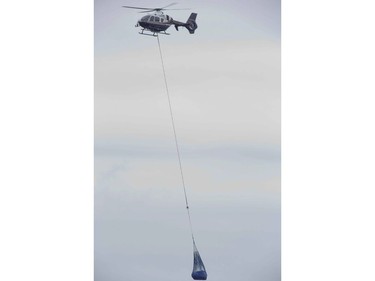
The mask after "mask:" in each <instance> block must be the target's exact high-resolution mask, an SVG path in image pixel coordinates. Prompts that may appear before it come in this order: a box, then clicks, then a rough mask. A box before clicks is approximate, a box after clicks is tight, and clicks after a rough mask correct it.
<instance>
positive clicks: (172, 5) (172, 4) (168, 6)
mask: <svg viewBox="0 0 375 281" xmlns="http://www.w3.org/2000/svg"><path fill="white" fill-rule="evenodd" d="M176 4H177V2H174V3H171V4H169V5H167V6H164V7H162V8H160V9H163V10H164V9H165V8H168V7H170V6H173V5H176Z"/></svg>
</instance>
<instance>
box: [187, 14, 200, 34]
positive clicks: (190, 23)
mask: <svg viewBox="0 0 375 281" xmlns="http://www.w3.org/2000/svg"><path fill="white" fill-rule="evenodd" d="M196 18H197V13H191V15H190V17H189V18H188V20H187V21H186V24H185V27H186V28H187V30H189V32H190V34H193V33H194V31H195V30H196V29H197V28H198V25H197V23H196V22H195V20H196Z"/></svg>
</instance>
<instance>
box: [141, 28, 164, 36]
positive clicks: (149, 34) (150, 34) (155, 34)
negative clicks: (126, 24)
mask: <svg viewBox="0 0 375 281" xmlns="http://www.w3.org/2000/svg"><path fill="white" fill-rule="evenodd" d="M144 31H145V30H144V29H142V31H141V32H138V33H139V34H141V35H147V36H153V37H157V36H158V34H163V35H170V33H167V32H165V31H162V32H152V33H145V32H144Z"/></svg>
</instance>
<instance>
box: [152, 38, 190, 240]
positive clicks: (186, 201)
mask: <svg viewBox="0 0 375 281" xmlns="http://www.w3.org/2000/svg"><path fill="white" fill-rule="evenodd" d="M156 37H157V38H158V46H159V53H160V60H161V65H162V68H163V75H164V83H165V88H166V92H167V97H168V104H169V113H170V115H171V120H172V128H173V134H174V140H175V144H176V151H177V156H178V164H179V166H180V174H181V180H182V187H183V189H184V195H185V204H186V210H187V214H188V218H189V226H190V232H191V238H192V239H193V244H194V245H195V240H194V233H193V226H192V224H191V217H190V210H189V203H188V198H187V194H186V186H185V180H184V173H183V170H182V164H181V156H180V149H179V146H178V141H177V134H176V127H175V124H174V118H173V110H172V105H171V99H170V96H169V89H168V83H167V76H166V75H165V67H164V60H163V54H162V52H161V47H160V40H159V35H157V36H156Z"/></svg>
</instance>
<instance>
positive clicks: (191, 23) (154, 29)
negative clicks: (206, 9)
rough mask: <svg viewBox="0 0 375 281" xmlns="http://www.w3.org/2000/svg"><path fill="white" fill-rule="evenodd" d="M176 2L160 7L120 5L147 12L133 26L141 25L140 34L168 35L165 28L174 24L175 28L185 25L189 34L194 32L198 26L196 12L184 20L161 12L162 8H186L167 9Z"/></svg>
mask: <svg viewBox="0 0 375 281" xmlns="http://www.w3.org/2000/svg"><path fill="white" fill-rule="evenodd" d="M175 4H177V3H172V4H169V5H167V6H164V7H161V8H144V7H133V6H122V7H123V8H128V9H138V10H144V11H142V12H140V13H149V14H147V15H146V16H144V17H142V18H141V19H140V20H138V22H137V24H136V25H135V27H139V26H140V27H142V30H141V32H139V34H141V35H151V36H158V34H164V35H170V33H167V32H166V30H167V29H168V28H169V27H170V26H171V25H174V27H175V28H176V30H177V31H178V28H179V27H180V26H183V27H185V28H186V29H187V30H188V31H189V33H190V34H194V32H195V30H196V29H197V28H198V25H197V23H196V21H195V20H196V18H197V13H191V14H190V16H189V18H188V20H187V21H186V22H180V21H176V20H174V19H173V18H172V17H170V16H169V15H166V14H164V13H163V11H164V10H186V9H167V8H168V7H170V6H172V5H175ZM145 31H146V32H147V31H150V32H151V33H145Z"/></svg>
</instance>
